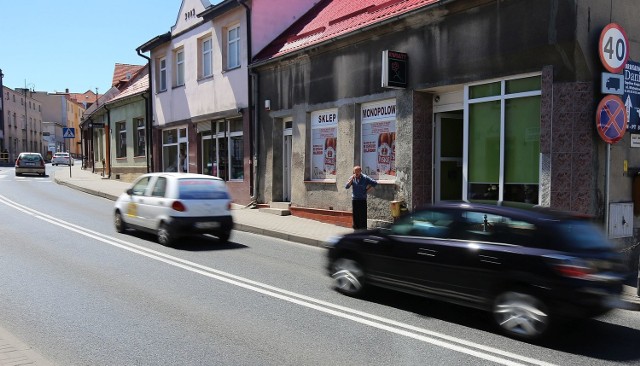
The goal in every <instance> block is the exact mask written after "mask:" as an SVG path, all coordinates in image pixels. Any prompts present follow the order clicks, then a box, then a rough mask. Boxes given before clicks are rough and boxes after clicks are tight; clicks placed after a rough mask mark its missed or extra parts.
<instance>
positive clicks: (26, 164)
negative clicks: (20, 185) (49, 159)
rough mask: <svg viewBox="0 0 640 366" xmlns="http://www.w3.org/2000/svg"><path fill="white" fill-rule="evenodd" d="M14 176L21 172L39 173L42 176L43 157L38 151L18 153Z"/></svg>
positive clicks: (43, 168)
mask: <svg viewBox="0 0 640 366" xmlns="http://www.w3.org/2000/svg"><path fill="white" fill-rule="evenodd" d="M15 168H16V176H19V175H22V174H39V175H41V176H44V175H45V173H46V171H45V163H44V158H43V157H42V155H41V154H40V153H36V152H23V153H20V154H19V155H18V158H17V159H16V164H15Z"/></svg>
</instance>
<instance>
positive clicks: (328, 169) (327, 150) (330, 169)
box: [324, 137, 337, 175]
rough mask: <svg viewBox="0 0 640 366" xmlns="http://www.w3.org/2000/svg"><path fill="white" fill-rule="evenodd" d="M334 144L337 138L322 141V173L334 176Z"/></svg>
mask: <svg viewBox="0 0 640 366" xmlns="http://www.w3.org/2000/svg"><path fill="white" fill-rule="evenodd" d="M336 142H337V137H327V138H326V139H325V140H324V172H325V174H329V175H335V174H336Z"/></svg>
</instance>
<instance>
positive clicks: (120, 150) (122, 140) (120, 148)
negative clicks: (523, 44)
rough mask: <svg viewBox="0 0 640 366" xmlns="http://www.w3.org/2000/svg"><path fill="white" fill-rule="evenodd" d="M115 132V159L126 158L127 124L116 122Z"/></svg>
mask: <svg viewBox="0 0 640 366" xmlns="http://www.w3.org/2000/svg"><path fill="white" fill-rule="evenodd" d="M116 131H117V133H118V134H117V139H118V144H117V145H116V157H117V158H125V157H127V123H126V122H117V123H116Z"/></svg>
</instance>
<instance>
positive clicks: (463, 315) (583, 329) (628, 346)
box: [363, 288, 640, 364]
mask: <svg viewBox="0 0 640 366" xmlns="http://www.w3.org/2000/svg"><path fill="white" fill-rule="evenodd" d="M363 300H366V301H371V302H375V303H378V304H381V305H384V306H389V307H393V308H396V309H400V310H403V311H409V312H412V313H415V314H417V315H420V316H424V317H428V318H433V319H438V320H442V321H444V322H448V323H453V324H458V325H460V326H463V327H468V328H474V329H477V330H480V331H484V332H488V333H493V334H496V335H497V336H499V337H502V335H500V332H499V330H498V329H497V328H496V327H495V326H494V324H493V322H492V319H491V314H490V313H488V312H485V311H481V310H477V309H471V308H467V307H463V306H459V305H453V304H449V303H446V302H442V301H437V300H432V299H427V298H422V297H419V296H413V295H408V294H404V293H398V292H395V291H391V290H386V289H378V288H375V289H372V291H369V292H368V293H367V295H365V296H364V298H363ZM625 311H626V310H615V311H614V312H613V313H612V314H613V315H616V313H615V312H625ZM633 314H634V317H635V316H636V314H640V313H637V312H634V313H633ZM604 319H605V318H604V317H603V318H596V319H589V320H582V321H565V322H560V323H558V324H557V327H556V328H555V330H554V331H553V332H552V333H551V334H550V336H549V337H548V338H545V339H544V340H541V341H539V342H536V345H537V346H542V347H545V348H548V349H552V350H556V351H559V352H564V353H569V354H575V355H579V356H583V357H588V358H592V359H594V360H596V362H597V360H602V361H608V362H623V363H631V364H636V363H638V361H639V360H640V347H639V340H640V330H639V329H634V328H631V327H628V326H624V325H617V324H612V323H609V322H606V321H605V320H604ZM638 319H639V320H638V322H637V323H635V324H634V325H636V326H637V325H638V324H640V317H639V318H638ZM505 342H509V343H511V342H513V345H512V346H509V347H518V346H517V344H518V343H520V342H519V341H517V340H513V339H510V338H506V337H505ZM514 349H515V348H514Z"/></svg>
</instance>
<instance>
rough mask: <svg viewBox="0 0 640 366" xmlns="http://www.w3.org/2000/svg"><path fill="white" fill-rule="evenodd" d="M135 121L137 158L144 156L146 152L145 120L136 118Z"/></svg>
mask: <svg viewBox="0 0 640 366" xmlns="http://www.w3.org/2000/svg"><path fill="white" fill-rule="evenodd" d="M133 121H134V124H135V126H136V156H144V155H145V151H146V148H145V146H146V145H145V141H146V140H145V126H144V118H136V119H134V120H133Z"/></svg>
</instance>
